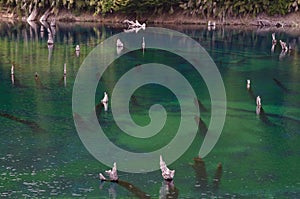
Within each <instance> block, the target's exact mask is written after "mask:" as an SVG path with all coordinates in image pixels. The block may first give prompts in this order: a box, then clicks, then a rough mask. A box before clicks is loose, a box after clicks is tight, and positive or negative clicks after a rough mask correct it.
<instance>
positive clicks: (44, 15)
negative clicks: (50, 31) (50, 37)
mask: <svg viewBox="0 0 300 199" xmlns="http://www.w3.org/2000/svg"><path fill="white" fill-rule="evenodd" d="M50 14H51V11H50V8H49V9H47V10H46V12H45V13H44V14H43V15H42V16H41V18H40V21H47V18H48V17H49V15H50Z"/></svg>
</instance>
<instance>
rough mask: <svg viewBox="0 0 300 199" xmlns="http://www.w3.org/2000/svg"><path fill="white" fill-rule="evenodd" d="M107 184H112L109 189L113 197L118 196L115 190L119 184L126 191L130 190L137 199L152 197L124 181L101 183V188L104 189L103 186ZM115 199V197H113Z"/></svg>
mask: <svg viewBox="0 0 300 199" xmlns="http://www.w3.org/2000/svg"><path fill="white" fill-rule="evenodd" d="M105 182H111V186H110V188H109V195H111V196H116V195H117V193H116V190H115V185H116V184H118V185H120V186H121V187H123V188H125V189H126V190H128V191H129V192H130V193H133V194H134V196H135V197H137V198H140V199H150V198H151V197H150V195H148V194H147V193H145V192H143V191H142V190H140V189H139V188H137V187H136V186H135V185H133V184H131V183H129V182H126V181H123V180H118V181H110V180H105V181H100V186H99V188H100V189H102V188H103V185H104V183H105ZM113 198H114V197H113Z"/></svg>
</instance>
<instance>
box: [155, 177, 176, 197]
mask: <svg viewBox="0 0 300 199" xmlns="http://www.w3.org/2000/svg"><path fill="white" fill-rule="evenodd" d="M178 196H179V190H178V189H177V188H176V187H175V185H174V181H173V180H172V181H166V180H164V181H163V182H162V185H161V187H160V190H159V198H170V199H171V198H174V199H176V198H178Z"/></svg>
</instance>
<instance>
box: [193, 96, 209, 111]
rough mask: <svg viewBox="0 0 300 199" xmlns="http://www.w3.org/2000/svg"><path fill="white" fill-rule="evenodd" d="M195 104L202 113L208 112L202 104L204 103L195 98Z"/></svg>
mask: <svg viewBox="0 0 300 199" xmlns="http://www.w3.org/2000/svg"><path fill="white" fill-rule="evenodd" d="M194 104H195V106H197V107H199V108H200V112H207V111H208V110H207V108H206V107H205V106H204V105H203V104H202V102H201V101H200V100H199V99H196V98H194Z"/></svg>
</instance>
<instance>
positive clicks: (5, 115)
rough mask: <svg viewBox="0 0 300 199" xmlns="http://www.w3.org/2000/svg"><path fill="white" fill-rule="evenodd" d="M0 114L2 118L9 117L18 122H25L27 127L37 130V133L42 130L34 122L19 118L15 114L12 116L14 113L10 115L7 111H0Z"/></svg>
mask: <svg viewBox="0 0 300 199" xmlns="http://www.w3.org/2000/svg"><path fill="white" fill-rule="evenodd" d="M0 116H1V117H4V118H7V119H10V120H13V121H16V122H19V123H21V124H25V125H27V126H28V127H30V128H31V130H32V131H33V132H37V133H39V132H43V129H42V128H41V127H40V126H39V125H38V124H37V123H36V122H33V121H29V120H25V119H21V118H18V117H16V116H14V115H10V114H8V113H2V112H0Z"/></svg>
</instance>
